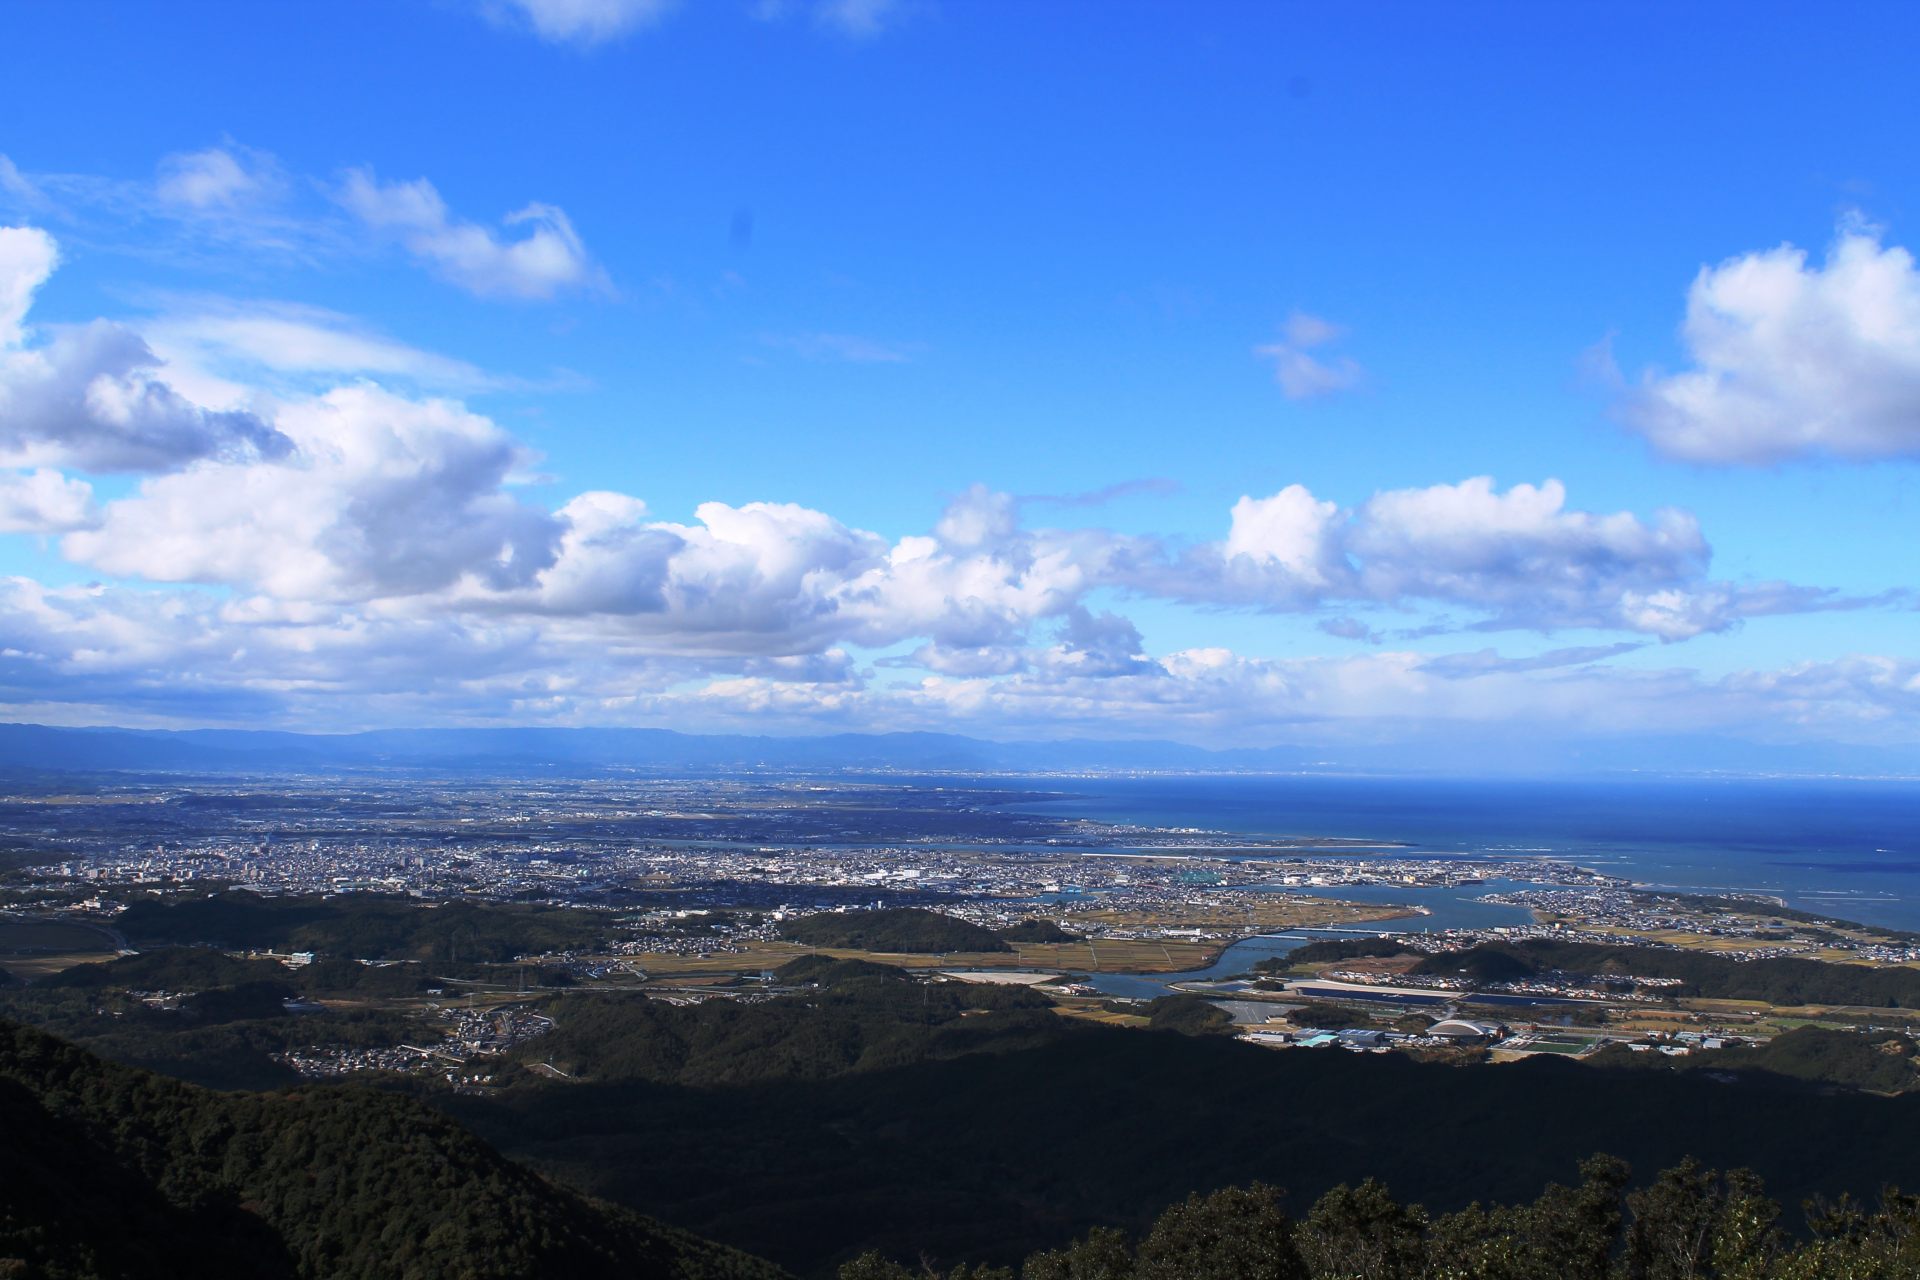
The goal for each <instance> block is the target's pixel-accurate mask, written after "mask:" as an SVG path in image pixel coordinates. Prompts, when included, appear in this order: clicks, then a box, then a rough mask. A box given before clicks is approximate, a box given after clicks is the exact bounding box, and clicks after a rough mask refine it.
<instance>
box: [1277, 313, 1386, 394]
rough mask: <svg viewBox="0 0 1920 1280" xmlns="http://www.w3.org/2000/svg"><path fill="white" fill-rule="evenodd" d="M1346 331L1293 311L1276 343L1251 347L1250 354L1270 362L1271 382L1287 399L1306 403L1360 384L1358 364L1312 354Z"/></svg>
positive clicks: (1348, 360) (1360, 371)
mask: <svg viewBox="0 0 1920 1280" xmlns="http://www.w3.org/2000/svg"><path fill="white" fill-rule="evenodd" d="M1345 332H1346V330H1344V329H1342V328H1341V327H1340V326H1339V325H1336V324H1332V323H1330V322H1328V321H1326V320H1322V319H1321V318H1320V317H1319V316H1313V315H1308V314H1307V313H1306V312H1304V311H1296V312H1294V313H1293V314H1292V315H1291V316H1289V317H1287V322H1286V324H1285V325H1283V326H1282V327H1281V336H1280V340H1279V341H1277V342H1271V343H1268V344H1266V345H1264V346H1259V347H1255V348H1254V349H1253V353H1254V354H1255V355H1257V356H1259V357H1261V358H1262V359H1265V360H1269V361H1272V363H1273V378H1274V381H1275V382H1277V383H1279V384H1280V390H1281V391H1282V392H1284V393H1285V394H1286V397H1287V399H1289V400H1310V399H1313V398H1314V397H1316V396H1325V395H1332V394H1333V393H1334V392H1336V391H1346V390H1348V389H1350V388H1352V387H1356V386H1358V385H1359V384H1360V379H1361V377H1362V370H1361V368H1360V365H1359V364H1358V363H1357V362H1356V361H1354V360H1353V359H1351V358H1349V357H1347V356H1337V357H1331V358H1323V357H1322V356H1318V355H1315V354H1314V352H1315V351H1316V350H1317V349H1318V348H1321V347H1324V346H1326V345H1328V344H1329V343H1331V342H1333V341H1335V340H1336V339H1338V338H1340V337H1341V336H1342V335H1343V334H1345Z"/></svg>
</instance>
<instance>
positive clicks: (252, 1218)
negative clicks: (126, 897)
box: [0, 1023, 781, 1280]
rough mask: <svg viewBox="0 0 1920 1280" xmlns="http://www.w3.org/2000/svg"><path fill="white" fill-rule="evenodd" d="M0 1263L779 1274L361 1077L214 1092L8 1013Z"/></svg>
mask: <svg viewBox="0 0 1920 1280" xmlns="http://www.w3.org/2000/svg"><path fill="white" fill-rule="evenodd" d="M0 1141H3V1142H4V1145H5V1152H6V1158H5V1159H4V1160H0V1275H9V1276H13V1275H32V1276H45V1277H49V1278H50V1280H65V1278H68V1277H72V1278H76V1280H77V1278H78V1277H95V1276H98V1277H120V1276H127V1277H134V1276H155V1275H180V1276H188V1275H191V1276H197V1277H229V1276H231V1277H236V1278H237V1277H246V1278H248V1280H281V1278H285V1280H321V1278H322V1277H338V1276H354V1277H368V1278H369V1280H372V1278H376V1277H379V1278H385V1277H393V1278H395V1280H428V1278H429V1277H453V1276H459V1277H472V1278H473V1280H481V1278H482V1277H500V1278H501V1280H507V1278H508V1277H525V1276H536V1275H550V1276H568V1277H583V1278H588V1277H607V1278H608V1280H612V1278H613V1277H622V1278H630V1277H660V1278H661V1280H669V1278H671V1280H777V1277H778V1276H779V1275H780V1274H781V1273H780V1272H779V1271H778V1269H777V1268H774V1267H772V1266H770V1265H768V1264H766V1263H763V1262H760V1261H758V1260H756V1259H753V1258H749V1257H746V1256H744V1255H742V1254H739V1253H735V1252H733V1251H732V1250H728V1249H724V1248H721V1247H719V1246H717V1245H713V1244H710V1243H708V1242H706V1241H703V1240H699V1239H697V1238H695V1237H693V1236H690V1235H687V1234H686V1233H684V1232H680V1231H675V1230H673V1229H671V1228H668V1227H665V1226H662V1225H661V1224H659V1223H657V1222H652V1221H649V1220H647V1219H645V1218H642V1217H640V1216H639V1215H637V1214H634V1213H631V1212H628V1211H625V1210H621V1209H618V1208H615V1207H612V1206H608V1205H602V1204H596V1203H594V1202H592V1201H590V1200H587V1199H586V1198H584V1197H582V1196H580V1195H578V1194H577V1193H575V1192H572V1191H569V1190H567V1189H565V1188H562V1187H558V1186H555V1185H553V1184H552V1183H549V1182H547V1181H545V1180H544V1179H542V1178H541V1177H539V1176H538V1175H536V1174H534V1173H532V1172H531V1171H529V1170H527V1169H524V1168H522V1167H520V1166H518V1165H515V1164H513V1163H512V1162H510V1161H508V1160H505V1159H503V1158H501V1157H500V1156H499V1155H498V1154H496V1153H495V1152H494V1151H492V1150H491V1149H489V1148H488V1147H487V1146H486V1145H485V1144H484V1143H482V1142H480V1141H479V1140H477V1139H475V1138H474V1137H473V1136H472V1135H471V1134H468V1133H466V1132H465V1131H463V1130H462V1129H460V1128H459V1127H458V1126H457V1125H455V1124H453V1123H451V1122H449V1121H448V1120H447V1119H446V1118H444V1117H443V1116H440V1115H438V1114H436V1113H435V1112H433V1111H432V1110H430V1109H428V1108H426V1107H422V1106H421V1105H419V1104H418V1103H416V1102H414V1101H412V1100H410V1099H407V1098H404V1097H400V1096H396V1095H394V1094H390V1093H382V1092H379V1091H376V1090H371V1089H366V1088H354V1087H344V1088H317V1089H306V1090H302V1091H300V1092H296V1093H284V1094H222V1093H214V1092H209V1091H207V1090H203V1089H197V1088H194V1087H192V1086H190V1085H185V1084H181V1083H179V1082H178V1081H174V1080H168V1079H165V1078H162V1077H160V1076H156V1075H153V1074H151V1073H148V1072H145V1071H139V1070H135V1069H131V1068H127V1067H121V1066H117V1065H115V1064H112V1063H107V1062H103V1061H101V1060H100V1059H98V1058H96V1057H94V1056H92V1055H91V1054H88V1053H85V1052H84V1051H82V1050H80V1049H77V1048H75V1047H74V1046H72V1045H69V1044H65V1043H63V1042H61V1041H59V1040H57V1039H54V1038H53V1037H50V1036H47V1035H44V1034H42V1033H41V1032H38V1031H35V1030H32V1029H29V1028H27V1027H23V1026H20V1025H18V1024H14V1023H0Z"/></svg>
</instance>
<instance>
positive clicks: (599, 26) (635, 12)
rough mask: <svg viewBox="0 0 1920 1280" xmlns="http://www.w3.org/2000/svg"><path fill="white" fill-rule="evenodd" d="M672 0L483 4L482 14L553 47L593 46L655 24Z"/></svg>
mask: <svg viewBox="0 0 1920 1280" xmlns="http://www.w3.org/2000/svg"><path fill="white" fill-rule="evenodd" d="M673 7H674V0H484V2H483V4H482V6H481V8H482V10H483V12H486V13H488V14H490V15H493V16H495V17H498V18H505V19H507V20H510V21H515V20H517V21H519V22H523V23H525V24H526V25H527V26H528V27H530V28H532V30H533V32H534V34H535V35H537V36H539V37H540V38H541V39H543V40H547V41H550V42H552V43H554V44H578V45H593V44H599V43H600V42H602V41H605V40H612V39H614V38H616V37H619V36H624V35H626V34H628V33H629V32H632V31H635V30H638V29H639V28H641V27H644V26H648V25H650V24H652V23H654V22H657V21H659V20H660V19H661V18H662V17H664V16H665V15H666V14H667V13H668V12H669V11H670V10H671V9H672V8H673Z"/></svg>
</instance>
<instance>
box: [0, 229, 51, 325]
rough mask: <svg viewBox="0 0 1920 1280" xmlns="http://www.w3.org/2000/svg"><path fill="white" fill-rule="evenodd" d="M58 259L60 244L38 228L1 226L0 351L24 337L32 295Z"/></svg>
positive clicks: (43, 281)
mask: <svg viewBox="0 0 1920 1280" xmlns="http://www.w3.org/2000/svg"><path fill="white" fill-rule="evenodd" d="M59 262H60V249H59V246H58V245H56V244H55V243H54V239H53V237H52V236H50V235H48V234H47V233H46V232H44V231H42V230H40V229H39V228H38V227H0V351H3V350H5V349H7V348H9V347H17V346H19V345H20V344H21V342H22V341H23V340H24V338H25V328H26V321H27V311H28V309H29V308H31V307H32V306H33V295H34V294H35V293H37V292H38V291H39V289H40V286H41V285H43V284H45V283H46V282H47V277H49V276H51V275H52V274H53V269H54V267H55V266H57V265H58V264H59Z"/></svg>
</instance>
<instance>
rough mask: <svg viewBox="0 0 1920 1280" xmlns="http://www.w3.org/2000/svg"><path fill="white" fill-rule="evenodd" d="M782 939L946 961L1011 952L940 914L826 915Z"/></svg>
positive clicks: (989, 935)
mask: <svg viewBox="0 0 1920 1280" xmlns="http://www.w3.org/2000/svg"><path fill="white" fill-rule="evenodd" d="M780 936H781V937H783V938H787V939H790V940H792V941H794V942H803V943H805V944H806V945H807V946H810V947H843V948H845V949H847V950H849V951H890V952H894V953H896V954H912V953H917V954H932V955H942V954H945V953H947V952H949V951H1011V950H1013V948H1012V947H1010V946H1008V945H1007V943H1006V941H1005V940H1004V939H1002V938H1001V937H1000V935H999V934H997V933H994V932H993V931H992V930H991V929H985V928H982V927H981V926H979V925H977V924H973V923H972V922H970V921H967V920H961V919H959V918H958V917H955V916H950V915H947V914H946V913H944V912H940V911H927V910H924V909H922V908H920V907H893V908H888V909H886V910H883V911H846V912H837V911H822V912H819V913H817V914H815V915H810V916H797V917H795V918H794V919H791V920H784V921H782V922H781V924H780Z"/></svg>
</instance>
